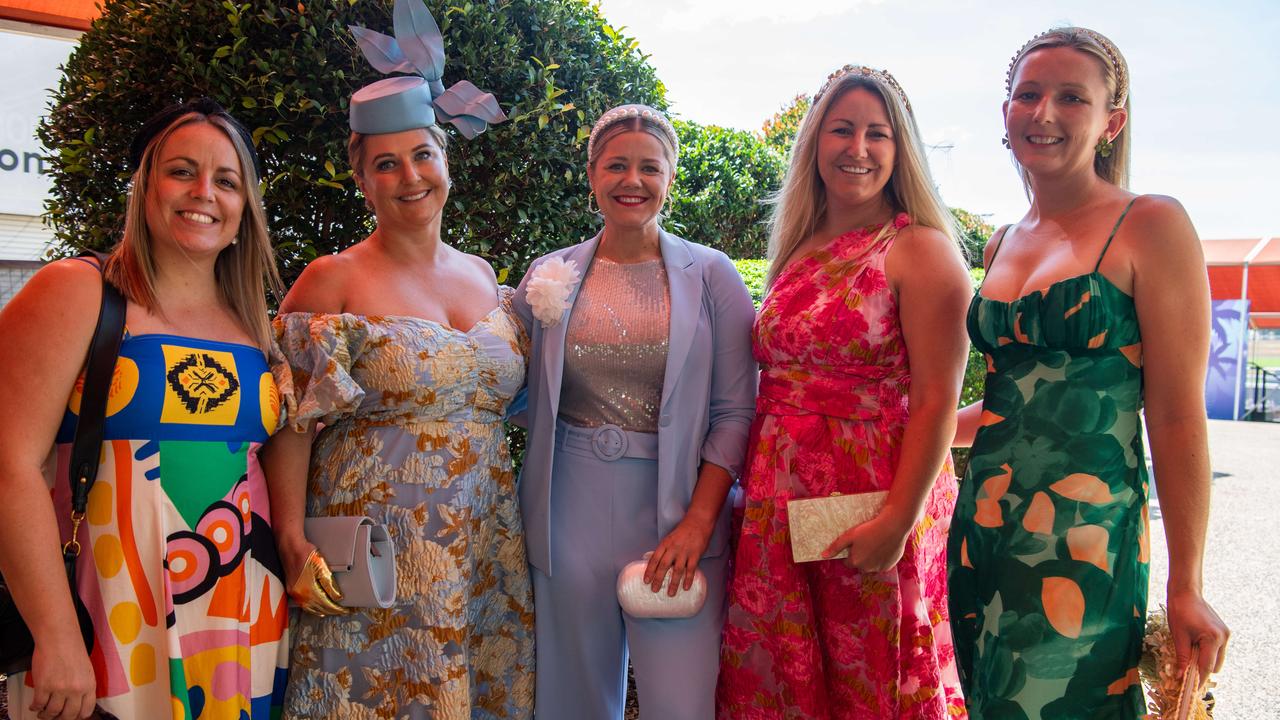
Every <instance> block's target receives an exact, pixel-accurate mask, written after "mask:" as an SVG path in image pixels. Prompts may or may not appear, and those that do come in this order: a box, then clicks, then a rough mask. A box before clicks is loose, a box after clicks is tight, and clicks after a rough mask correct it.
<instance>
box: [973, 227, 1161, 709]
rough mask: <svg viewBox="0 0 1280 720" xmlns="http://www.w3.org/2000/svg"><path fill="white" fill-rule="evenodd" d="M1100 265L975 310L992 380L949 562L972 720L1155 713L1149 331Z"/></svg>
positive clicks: (977, 302)
mask: <svg viewBox="0 0 1280 720" xmlns="http://www.w3.org/2000/svg"><path fill="white" fill-rule="evenodd" d="M1125 212H1128V210H1127V209H1126V211H1125ZM1121 220H1123V215H1122V216H1121ZM1119 227H1120V223H1119V222H1117V223H1116V228H1117V229H1118V228H1119ZM1111 235H1112V237H1114V236H1115V231H1114V230H1113V231H1112V234H1111ZM1110 244H1111V239H1110V238H1108V239H1107V245H1106V246H1104V248H1103V251H1102V253H1103V254H1105V253H1106V247H1109V246H1110ZM999 249H1000V246H999V245H997V246H996V252H997V253H998V252H999ZM991 261H992V263H994V262H995V255H994V254H993V256H992V258H991ZM1101 263H1102V255H1101V254H1100V255H1099V257H1098V265H1095V266H1094V270H1093V272H1091V273H1088V274H1086V275H1080V276H1077V277H1072V278H1068V279H1066V280H1062V281H1059V282H1057V283H1054V284H1053V285H1051V286H1050V287H1049V288H1047V289H1045V290H1042V291H1038V292H1034V293H1031V294H1029V295H1026V296H1023V297H1021V298H1018V299H1017V300H1014V301H1013V302H1008V303H1006V302H1000V301H997V300H989V299H987V298H985V297H983V296H982V295H981V294H978V295H976V296H975V297H974V299H973V303H972V304H971V305H970V307H969V318H968V325H969V336H970V337H971V338H972V339H973V343H974V345H975V346H976V347H977V348H978V349H979V350H981V351H982V352H983V353H985V354H986V357H987V385H986V394H985V395H984V398H983V413H982V427H981V428H980V429H979V430H978V434H977V437H976V438H975V439H974V442H973V454H972V456H971V459H970V461H969V469H968V472H967V473H966V475H965V480H964V482H963V483H961V486H960V500H959V502H958V503H957V505H956V516H955V521H954V523H953V526H952V529H951V542H950V547H949V553H948V555H949V558H948V559H949V563H950V583H951V617H952V621H953V623H954V624H955V634H956V651H957V656H958V658H959V660H960V668H961V676H962V677H963V679H964V688H965V695H966V697H967V698H968V702H969V712H970V714H971V716H972V717H973V718H975V719H976V718H988V719H991V718H1000V719H1001V720H1004V719H1006V718H1008V719H1012V720H1019V719H1023V718H1025V719H1027V720H1035V719H1037V718H1044V719H1045V720H1068V719H1071V720H1075V719H1077V718H1090V720H1113V719H1125V720H1130V719H1132V718H1137V717H1139V716H1141V715H1142V714H1143V713H1144V712H1145V711H1144V709H1143V696H1142V688H1141V685H1140V684H1139V682H1138V671H1137V666H1138V658H1139V655H1140V653H1141V650H1142V634H1143V626H1144V624H1145V617H1146V607H1147V562H1148V555H1149V547H1148V534H1147V470H1146V463H1145V461H1144V460H1143V448H1142V427H1141V424H1140V421H1139V419H1138V411H1139V410H1140V409H1141V408H1142V338H1141V335H1140V334H1139V331H1138V317H1137V313H1136V311H1135V308H1134V303H1133V298H1131V297H1130V296H1128V295H1126V294H1125V293H1124V292H1123V291H1121V290H1120V289H1118V288H1117V287H1116V286H1115V285H1112V284H1111V281H1109V280H1107V278H1106V276H1104V275H1103V274H1102V273H1100V272H1098V267H1099V266H1100V265H1101Z"/></svg>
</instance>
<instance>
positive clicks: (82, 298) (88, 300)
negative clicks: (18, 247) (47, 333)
mask: <svg viewBox="0 0 1280 720" xmlns="http://www.w3.org/2000/svg"><path fill="white" fill-rule="evenodd" d="M96 263H97V261H96V260H95V261H94V262H93V263H90V262H86V261H85V260H83V259H77V258H63V259H62V260H55V261H53V262H51V263H49V264H48V265H45V266H44V267H42V268H40V270H39V271H38V272H36V274H35V275H33V276H31V279H30V280H28V281H27V284H26V285H24V286H23V288H22V289H23V291H24V294H27V295H28V297H29V298H30V299H31V300H33V301H37V302H39V301H49V302H53V301H56V302H57V303H59V304H62V305H66V306H68V309H70V310H73V311H80V310H82V309H87V308H90V307H97V306H98V305H99V304H100V303H101V302H102V271H101V270H100V269H98V266H97V264H96ZM95 317H96V316H95Z"/></svg>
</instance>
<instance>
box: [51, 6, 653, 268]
mask: <svg viewBox="0 0 1280 720" xmlns="http://www.w3.org/2000/svg"><path fill="white" fill-rule="evenodd" d="M391 6H392V4H391V2H390V0H341V1H316V0H312V1H310V2H286V3H282V2H277V0H248V1H245V2H231V1H230V0H228V1H227V2H221V3H219V2H215V1H213V0H201V1H200V2H191V1H190V0H116V1H115V2H108V3H104V6H103V11H102V16H101V17H100V18H99V19H98V20H96V21H94V23H93V26H92V27H91V28H90V29H89V31H88V32H86V33H85V34H84V35H83V36H81V39H80V43H79V44H78V46H77V47H76V49H75V51H74V52H73V53H72V55H71V57H70V59H69V60H68V61H67V63H66V66H65V74H64V77H63V79H62V81H61V83H60V84H59V87H58V88H57V90H56V92H55V93H54V96H53V100H52V103H51V107H50V113H49V115H48V118H47V119H46V121H45V122H44V123H43V124H42V126H41V128H40V138H41V140H42V141H43V143H44V145H45V147H48V148H53V149H54V151H55V154H54V156H53V157H52V158H51V162H50V175H51V177H52V180H53V190H52V193H51V199H50V200H49V201H48V203H47V211H48V214H49V218H50V220H51V221H52V223H53V226H54V230H55V232H56V234H57V237H58V239H59V240H60V241H61V243H62V245H63V249H64V251H70V250H73V249H75V248H79V247H92V248H97V249H105V248H107V247H109V246H110V245H111V244H112V243H113V242H114V241H115V239H116V237H117V235H118V231H119V228H120V225H121V217H122V214H123V208H124V195H125V192H126V184H127V180H128V172H127V169H126V167H125V158H126V156H127V148H128V145H129V141H130V139H131V138H132V137H133V134H134V132H135V131H136V130H137V128H138V127H139V126H140V125H141V124H142V122H143V120H144V119H145V118H147V117H148V116H149V115H150V114H151V113H153V112H154V111H156V110H158V109H159V108H160V107H162V106H164V105H166V104H169V103H171V102H175V101H178V100H184V99H190V98H192V97H196V96H200V95H208V96H210V97H213V98H215V99H217V100H218V101H220V102H222V103H223V104H224V105H226V106H227V107H228V108H229V109H230V110H231V111H232V112H233V113H234V114H235V115H236V117H238V118H239V119H240V120H241V121H242V122H244V123H245V125H247V126H248V127H249V128H250V129H251V130H252V131H253V136H254V139H255V143H256V145H257V147H258V150H259V152H260V154H261V155H262V161H263V167H264V182H263V186H264V196H265V200H266V204H267V208H268V211H269V213H270V216H271V230H272V234H273V236H274V237H275V238H276V242H277V248H278V250H279V256H280V262H281V265H282V269H283V274H284V277H285V280H286V282H289V281H291V280H292V278H293V277H296V276H297V274H298V273H299V272H300V271H301V269H302V266H303V265H305V264H306V263H307V262H308V261H310V260H311V259H313V258H314V257H316V256H317V255H320V254H327V253H331V252H334V251H336V250H340V249H342V248H344V247H347V246H349V245H351V244H352V243H354V242H356V241H358V240H360V239H361V238H363V237H364V236H365V235H366V234H367V233H368V232H369V230H370V227H371V225H370V223H371V218H370V216H369V213H368V211H367V210H366V209H365V207H364V203H363V201H362V199H361V198H360V197H359V196H358V195H357V193H356V192H355V188H354V183H353V181H352V179H351V177H350V173H349V172H348V171H347V169H346V168H345V165H346V140H347V133H348V130H347V124H346V112H347V100H348V98H349V97H350V95H351V93H352V92H353V91H354V90H356V89H357V88H359V87H361V86H362V85H364V84H366V83H368V82H371V81H373V80H376V79H378V78H380V77H382V76H381V75H380V74H379V73H378V72H377V71H375V70H374V69H373V68H371V67H370V66H369V65H368V63H366V62H365V60H364V58H363V57H362V56H361V54H360V52H359V51H358V50H357V48H356V46H355V43H354V42H353V40H352V39H351V35H350V33H349V32H348V31H347V26H348V25H363V26H365V27H367V28H370V29H372V30H377V31H379V32H384V33H390V32H391V28H392V21H391ZM427 6H428V8H429V9H430V10H431V12H432V13H433V14H434V15H435V18H436V20H437V21H438V23H439V25H440V28H441V31H442V33H443V35H444V38H445V45H446V54H447V60H446V66H445V76H444V82H445V84H446V85H450V84H452V83H453V82H456V81H458V80H461V79H467V80H470V81H472V82H474V83H475V84H476V85H478V86H479V87H481V88H483V89H485V90H489V91H492V92H493V93H494V94H495V95H496V96H497V98H498V100H499V102H500V103H501V104H502V106H503V108H504V109H505V110H506V112H507V114H508V115H510V116H511V118H512V119H511V121H510V122H507V123H503V124H501V125H497V126H495V127H493V128H491V129H490V130H489V131H488V132H486V133H485V134H483V135H481V136H480V137H479V138H477V139H476V140H474V141H465V140H461V139H459V140H458V141H457V142H454V143H453V144H452V146H451V148H450V150H449V168H450V172H451V174H452V176H453V180H454V188H453V191H452V192H451V194H450V199H449V207H448V209H447V211H446V217H445V223H444V233H445V236H446V240H447V241H448V242H450V243H451V244H453V245H454V246H455V247H458V248H461V249H463V250H466V251H468V252H473V253H476V254H479V255H481V256H482V257H485V258H487V259H488V260H490V262H492V263H493V265H494V266H495V268H497V269H498V271H499V274H500V275H504V276H506V277H510V278H512V279H519V277H520V275H521V274H522V272H523V270H524V268H525V266H526V265H527V263H528V262H529V260H530V259H532V258H533V257H535V256H537V255H539V254H542V253H545V252H548V251H550V250H552V249H554V248H557V247H561V246H564V245H566V244H569V243H573V242H577V241H578V240H580V239H581V238H583V237H584V236H586V235H589V234H591V233H593V232H594V231H595V227H596V223H597V220H596V218H595V217H594V216H593V215H591V214H590V213H589V212H587V209H586V208H587V189H588V186H587V180H586V158H585V155H586V137H587V134H588V133H589V131H590V123H591V122H593V121H594V119H595V118H596V117H598V116H599V115H600V114H601V113H602V112H603V111H604V110H606V109H607V108H609V107H612V106H614V105H617V104H619V103H622V102H643V103H649V104H651V105H655V106H658V107H665V105H666V101H665V89H664V88H663V85H662V83H661V82H659V81H658V79H657V76H656V74H655V73H654V70H653V68H652V67H651V66H650V65H649V64H648V62H647V60H646V57H645V56H644V55H643V54H642V53H641V52H640V50H639V48H638V45H637V43H636V41H634V40H632V39H631V38H628V37H626V36H625V35H623V34H621V33H620V32H619V31H618V30H616V29H614V28H612V27H610V26H609V25H608V23H607V22H605V20H604V18H603V17H601V16H600V14H599V10H598V8H597V7H596V6H594V5H591V4H588V3H587V2H586V0H469V1H467V2H453V1H445V0H428V2H427ZM450 132H452V131H450ZM504 271H506V272H504ZM504 279H505V278H504Z"/></svg>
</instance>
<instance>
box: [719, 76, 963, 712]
mask: <svg viewBox="0 0 1280 720" xmlns="http://www.w3.org/2000/svg"><path fill="white" fill-rule="evenodd" d="M791 157H792V159H791V167H790V169H789V170H788V172H787V177H786V179H785V181H784V183H783V189H782V194H781V197H780V199H779V202H778V205H777V209H776V210H775V213H774V219H773V227H772V232H771V237H770V246H769V257H770V267H769V273H768V282H769V291H768V295H767V296H766V298H765V301H764V305H763V306H762V307H761V309H760V314H759V316H758V317H757V318H756V324H755V355H756V359H757V360H759V361H760V365H761V372H760V394H759V399H758V401H757V404H756V420H755V424H754V425H753V427H752V434H751V442H750V444H749V446H748V448H749V454H748V457H747V469H746V471H745V473H744V479H743V486H744V488H745V491H746V508H745V513H744V518H743V522H742V531H741V536H740V539H739V542H738V549H737V556H736V561H735V565H734V577H733V580H732V583H731V585H730V606H729V620H728V624H727V626H726V628H725V637H724V648H723V657H722V660H721V671H720V688H719V697H718V700H719V702H718V710H719V713H718V714H719V717H721V718H723V719H724V720H737V719H738V718H821V719H824V720H825V719H827V718H952V717H955V716H957V715H963V714H964V706H963V701H962V699H961V697H960V690H959V678H958V677H957V675H956V670H955V664H954V657H953V652H952V646H951V632H950V628H949V624H948V622H947V608H946V575H945V571H946V568H945V565H944V550H945V546H946V537H947V527H948V525H949V521H950V517H951V510H952V506H953V503H954V502H955V497H956V479H955V474H954V473H953V472H952V469H951V462H950V456H949V454H948V447H947V446H948V444H949V442H950V440H951V431H952V428H953V427H954V424H953V423H954V422H955V407H956V403H957V401H958V397H959V394H960V382H961V375H962V373H963V368H964V362H965V355H966V345H967V344H966V342H965V338H964V333H963V332H962V331H961V330H960V328H959V323H960V322H961V318H962V317H963V314H964V302H965V299H966V298H967V296H968V292H969V282H968V278H967V276H966V274H965V270H964V263H963V261H962V259H961V254H960V252H959V250H958V247H957V244H956V243H955V241H954V240H953V239H952V237H951V232H952V231H951V227H952V224H951V220H950V214H949V213H948V212H947V210H946V208H945V207H944V206H943V205H942V202H941V201H940V200H939V198H938V196H937V194H936V191H935V190H934V186H933V183H932V181H931V180H930V179H929V171H928V167H927V166H926V164H925V161H924V151H923V149H922V146H921V144H920V136H919V131H918V130H917V128H916V123H915V119H914V117H913V116H912V114H911V106H910V104H909V103H908V101H907V98H906V95H905V93H904V92H903V91H902V88H901V87H900V86H899V85H898V83H897V82H896V81H895V80H894V79H893V77H892V76H891V75H889V74H888V73H887V72H884V71H881V70H874V69H871V68H866V67H853V66H847V67H845V68H843V69H841V70H840V71H838V72H836V73H834V74H833V75H832V76H831V77H830V78H829V79H828V81H827V84H826V85H824V86H823V88H822V90H820V91H819V93H818V94H817V96H816V97H815V99H814V103H813V107H812V108H811V109H810V110H809V113H808V114H807V115H806V116H805V119H804V121H803V122H802V124H801V128H800V132H799V134H798V136H797V138H796V144H795V147H794V148H793V149H792V153H791ZM881 490H887V491H888V493H889V494H888V498H887V501H886V504H885V506H884V509H883V510H882V511H880V513H879V514H877V515H876V516H875V517H874V518H873V519H872V520H870V521H868V522H866V523H863V524H861V525H857V526H855V527H852V528H849V529H848V530H847V531H846V532H845V533H843V534H842V535H841V536H840V537H839V538H838V539H837V540H836V541H835V542H834V543H832V545H831V546H830V547H829V548H828V549H827V557H831V556H832V555H835V554H837V553H839V552H840V551H841V550H842V549H845V548H847V549H848V550H849V556H848V559H847V560H844V561H837V560H825V561H820V562H814V563H810V564H798V563H795V562H793V560H792V557H791V548H790V542H789V537H790V536H789V528H788V523H787V501H788V500H790V499H792V498H807V497H823V496H827V495H830V494H832V493H835V492H839V493H844V494H849V493H862V492H871V491H881Z"/></svg>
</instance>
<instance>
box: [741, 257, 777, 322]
mask: <svg viewBox="0 0 1280 720" xmlns="http://www.w3.org/2000/svg"><path fill="white" fill-rule="evenodd" d="M733 265H734V267H736V268H738V274H739V275H741V276H742V281H743V282H745V283H746V284H747V292H749V293H751V300H752V302H754V303H755V304H756V309H757V310H759V309H760V303H761V302H763V301H764V276H765V273H767V272H768V271H769V261H768V260H754V259H751V260H734V261H733Z"/></svg>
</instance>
